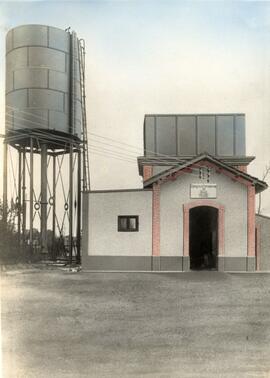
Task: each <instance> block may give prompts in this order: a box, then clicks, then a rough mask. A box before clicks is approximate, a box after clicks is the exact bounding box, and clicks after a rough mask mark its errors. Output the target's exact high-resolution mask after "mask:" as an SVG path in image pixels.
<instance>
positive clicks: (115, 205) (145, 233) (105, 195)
mask: <svg viewBox="0 0 270 378" xmlns="http://www.w3.org/2000/svg"><path fill="white" fill-rule="evenodd" d="M86 195H88V203H89V205H88V206H89V210H88V214H89V215H88V245H89V247H88V255H89V256H91V255H96V256H102V255H104V256H151V253H152V192H151V191H119V192H90V193H89V194H86ZM118 215H138V216H139V231H138V232H118Z"/></svg>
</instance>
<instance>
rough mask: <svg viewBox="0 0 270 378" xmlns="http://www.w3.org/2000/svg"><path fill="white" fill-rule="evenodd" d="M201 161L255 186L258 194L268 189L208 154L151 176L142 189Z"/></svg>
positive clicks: (256, 179)
mask: <svg viewBox="0 0 270 378" xmlns="http://www.w3.org/2000/svg"><path fill="white" fill-rule="evenodd" d="M202 161H206V162H209V163H210V164H214V165H215V166H216V167H217V168H219V169H222V170H224V171H225V172H227V174H230V175H231V176H232V178H233V177H234V178H235V179H238V181H240V180H241V179H242V182H243V180H245V181H248V182H250V183H251V184H252V185H254V186H255V190H256V193H260V192H262V191H263V190H265V189H267V188H268V185H267V183H266V182H264V181H262V180H259V179H258V178H257V177H253V176H251V175H249V174H247V173H245V172H242V171H240V170H239V169H237V168H235V167H232V166H230V165H228V164H226V163H224V161H221V160H219V159H216V158H214V157H213V156H211V155H209V154H208V153H203V154H201V155H198V156H196V157H195V158H194V159H191V160H189V161H187V162H185V163H184V164H179V165H177V166H176V167H173V168H169V169H167V170H165V171H163V172H161V173H158V174H157V175H155V176H152V177H151V178H149V179H148V180H146V181H145V182H144V187H145V188H146V187H149V186H151V185H152V184H154V183H156V182H158V181H160V180H164V179H165V178H168V177H173V176H174V175H175V174H176V173H178V172H179V173H180V172H181V171H183V170H184V169H187V168H192V166H193V165H195V164H198V163H200V162H202ZM225 172H224V173H225ZM239 179H240V180H239Z"/></svg>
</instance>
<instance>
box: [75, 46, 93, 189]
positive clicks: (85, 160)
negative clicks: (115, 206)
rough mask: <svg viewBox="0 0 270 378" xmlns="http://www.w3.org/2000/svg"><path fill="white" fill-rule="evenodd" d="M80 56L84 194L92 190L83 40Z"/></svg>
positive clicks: (79, 47)
mask: <svg viewBox="0 0 270 378" xmlns="http://www.w3.org/2000/svg"><path fill="white" fill-rule="evenodd" d="M78 52H79V54H78V56H79V70H80V85H81V99H82V141H83V145H82V153H83V179H82V181H83V192H86V191H89V190H90V169H89V156H88V137H87V121H86V105H85V98H86V96H85V42H84V40H83V39H80V40H79V41H78Z"/></svg>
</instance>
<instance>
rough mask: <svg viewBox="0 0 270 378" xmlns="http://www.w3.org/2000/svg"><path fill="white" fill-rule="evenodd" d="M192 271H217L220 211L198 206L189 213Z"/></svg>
mask: <svg viewBox="0 0 270 378" xmlns="http://www.w3.org/2000/svg"><path fill="white" fill-rule="evenodd" d="M189 255H190V269H195V270H196V269H197V270H201V269H208V270H209V269H217V255H218V209H216V208H214V207H210V206H198V207H194V208H192V209H190V213H189Z"/></svg>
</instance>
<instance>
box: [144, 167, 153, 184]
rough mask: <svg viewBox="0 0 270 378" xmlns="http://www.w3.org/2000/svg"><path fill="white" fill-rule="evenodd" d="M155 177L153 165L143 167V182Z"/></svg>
mask: <svg viewBox="0 0 270 378" xmlns="http://www.w3.org/2000/svg"><path fill="white" fill-rule="evenodd" d="M152 176H153V167H152V166H151V165H144V166H143V181H146V180H148V179H150V178H151V177H152Z"/></svg>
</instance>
